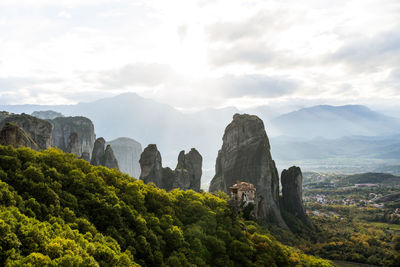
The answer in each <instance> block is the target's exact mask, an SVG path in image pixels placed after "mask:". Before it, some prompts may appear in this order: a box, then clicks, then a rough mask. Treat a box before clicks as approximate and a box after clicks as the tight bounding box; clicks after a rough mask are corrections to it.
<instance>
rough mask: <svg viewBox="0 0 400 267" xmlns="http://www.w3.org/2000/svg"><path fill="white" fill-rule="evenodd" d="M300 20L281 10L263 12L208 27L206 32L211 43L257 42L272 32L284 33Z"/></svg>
mask: <svg viewBox="0 0 400 267" xmlns="http://www.w3.org/2000/svg"><path fill="white" fill-rule="evenodd" d="M299 19H300V18H299V17H298V16H297V15H295V16H289V14H288V12H287V11H285V10H281V9H274V10H261V11H259V12H257V13H256V14H255V15H253V16H251V17H249V18H247V19H245V20H242V21H234V22H217V23H215V24H211V25H208V26H207V27H206V32H207V35H208V38H209V40H210V41H211V42H228V43H232V42H235V41H240V40H246V39H247V40H249V39H250V40H255V39H260V38H263V37H264V36H265V35H268V33H271V32H272V31H283V30H285V29H287V28H288V27H290V26H291V25H293V23H294V21H297V22H299Z"/></svg>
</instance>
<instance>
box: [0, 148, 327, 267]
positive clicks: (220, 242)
mask: <svg viewBox="0 0 400 267" xmlns="http://www.w3.org/2000/svg"><path fill="white" fill-rule="evenodd" d="M0 180H1V181H0V265H5V266H21V265H30V266H55V265H57V266H58V265H62V266H139V265H140V266H175V267H177V266H333V264H332V263H331V262H329V261H326V260H322V259H319V258H315V257H313V256H308V255H305V254H303V253H302V252H300V250H297V249H294V248H291V247H287V246H284V245H282V244H281V243H279V242H278V241H276V240H275V238H274V237H273V236H271V235H270V234H269V233H268V232H267V231H266V230H265V229H264V228H262V227H260V226H259V225H258V224H257V223H255V222H253V221H245V220H244V219H243V218H241V217H240V216H235V215H233V213H232V211H231V209H230V207H229V205H228V203H227V201H226V195H224V194H222V193H219V194H217V195H212V194H209V193H205V192H203V193H196V192H194V191H191V190H188V191H181V190H172V191H170V192H166V191H165V190H161V189H158V188H157V187H155V186H154V185H153V184H148V185H146V184H144V183H143V182H142V181H139V180H136V179H134V178H132V177H130V176H128V175H126V174H123V173H121V172H119V171H117V170H111V169H107V168H105V167H94V166H91V165H90V164H89V163H88V162H86V161H84V160H81V159H78V158H77V157H76V156H74V155H73V154H65V153H62V152H61V151H59V150H57V149H49V150H45V151H42V152H36V151H33V150H31V149H28V148H20V149H14V148H12V147H10V146H9V147H4V146H0Z"/></svg>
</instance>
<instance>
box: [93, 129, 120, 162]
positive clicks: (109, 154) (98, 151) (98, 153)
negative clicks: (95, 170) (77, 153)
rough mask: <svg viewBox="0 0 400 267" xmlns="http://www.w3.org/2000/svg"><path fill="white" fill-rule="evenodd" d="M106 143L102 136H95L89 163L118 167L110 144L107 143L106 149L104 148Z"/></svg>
mask: <svg viewBox="0 0 400 267" xmlns="http://www.w3.org/2000/svg"><path fill="white" fill-rule="evenodd" d="M105 144H106V140H104V138H103V137H100V138H97V139H96V141H95V142H94V147H93V152H92V159H91V161H90V164H92V165H94V166H100V165H101V166H105V167H107V168H110V169H114V168H116V169H119V168H118V161H117V159H116V158H115V156H114V152H113V150H112V148H111V146H110V145H107V147H106V149H104V147H105Z"/></svg>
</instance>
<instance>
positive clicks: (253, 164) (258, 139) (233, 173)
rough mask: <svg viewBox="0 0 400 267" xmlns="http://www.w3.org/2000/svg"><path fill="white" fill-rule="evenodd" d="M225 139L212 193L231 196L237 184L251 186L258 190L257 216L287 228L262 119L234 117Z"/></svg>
mask: <svg viewBox="0 0 400 267" xmlns="http://www.w3.org/2000/svg"><path fill="white" fill-rule="evenodd" d="M222 140H223V144H222V148H221V150H220V151H219V152H218V157H217V161H216V164H215V170H216V174H215V176H214V178H213V179H212V181H211V184H210V189H209V191H210V192H214V191H218V190H222V191H224V192H226V193H229V187H230V186H232V185H233V184H235V183H236V182H237V181H242V182H249V183H252V184H253V185H254V186H255V187H256V188H257V216H258V217H259V218H261V219H266V220H268V221H270V222H273V223H275V224H277V225H279V226H280V227H282V228H285V229H287V228H288V227H287V225H286V223H285V222H284V220H283V218H282V216H281V213H280V208H279V176H278V171H277V169H276V166H275V162H274V161H273V160H272V157H271V153H270V144H269V140H268V137H267V134H266V132H265V129H264V123H263V122H262V120H261V119H259V118H258V117H257V116H253V115H247V114H243V115H239V114H235V115H234V116H233V121H232V122H231V123H230V124H229V125H228V126H227V127H226V129H225V133H224V136H223V139H222Z"/></svg>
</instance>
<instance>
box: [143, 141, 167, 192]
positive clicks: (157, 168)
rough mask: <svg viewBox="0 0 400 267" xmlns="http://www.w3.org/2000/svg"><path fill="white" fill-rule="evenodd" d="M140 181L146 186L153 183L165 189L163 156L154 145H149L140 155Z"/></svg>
mask: <svg viewBox="0 0 400 267" xmlns="http://www.w3.org/2000/svg"><path fill="white" fill-rule="evenodd" d="M139 163H140V168H141V170H142V171H141V173H140V179H141V180H143V181H144V182H145V183H146V184H147V183H150V182H153V183H155V184H156V185H157V186H158V187H160V188H165V187H164V184H163V179H162V176H163V168H162V159H161V154H160V152H159V151H158V149H157V146H156V145H154V144H150V145H148V146H147V147H146V148H145V149H144V150H143V153H142V154H141V155H140V160H139Z"/></svg>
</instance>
